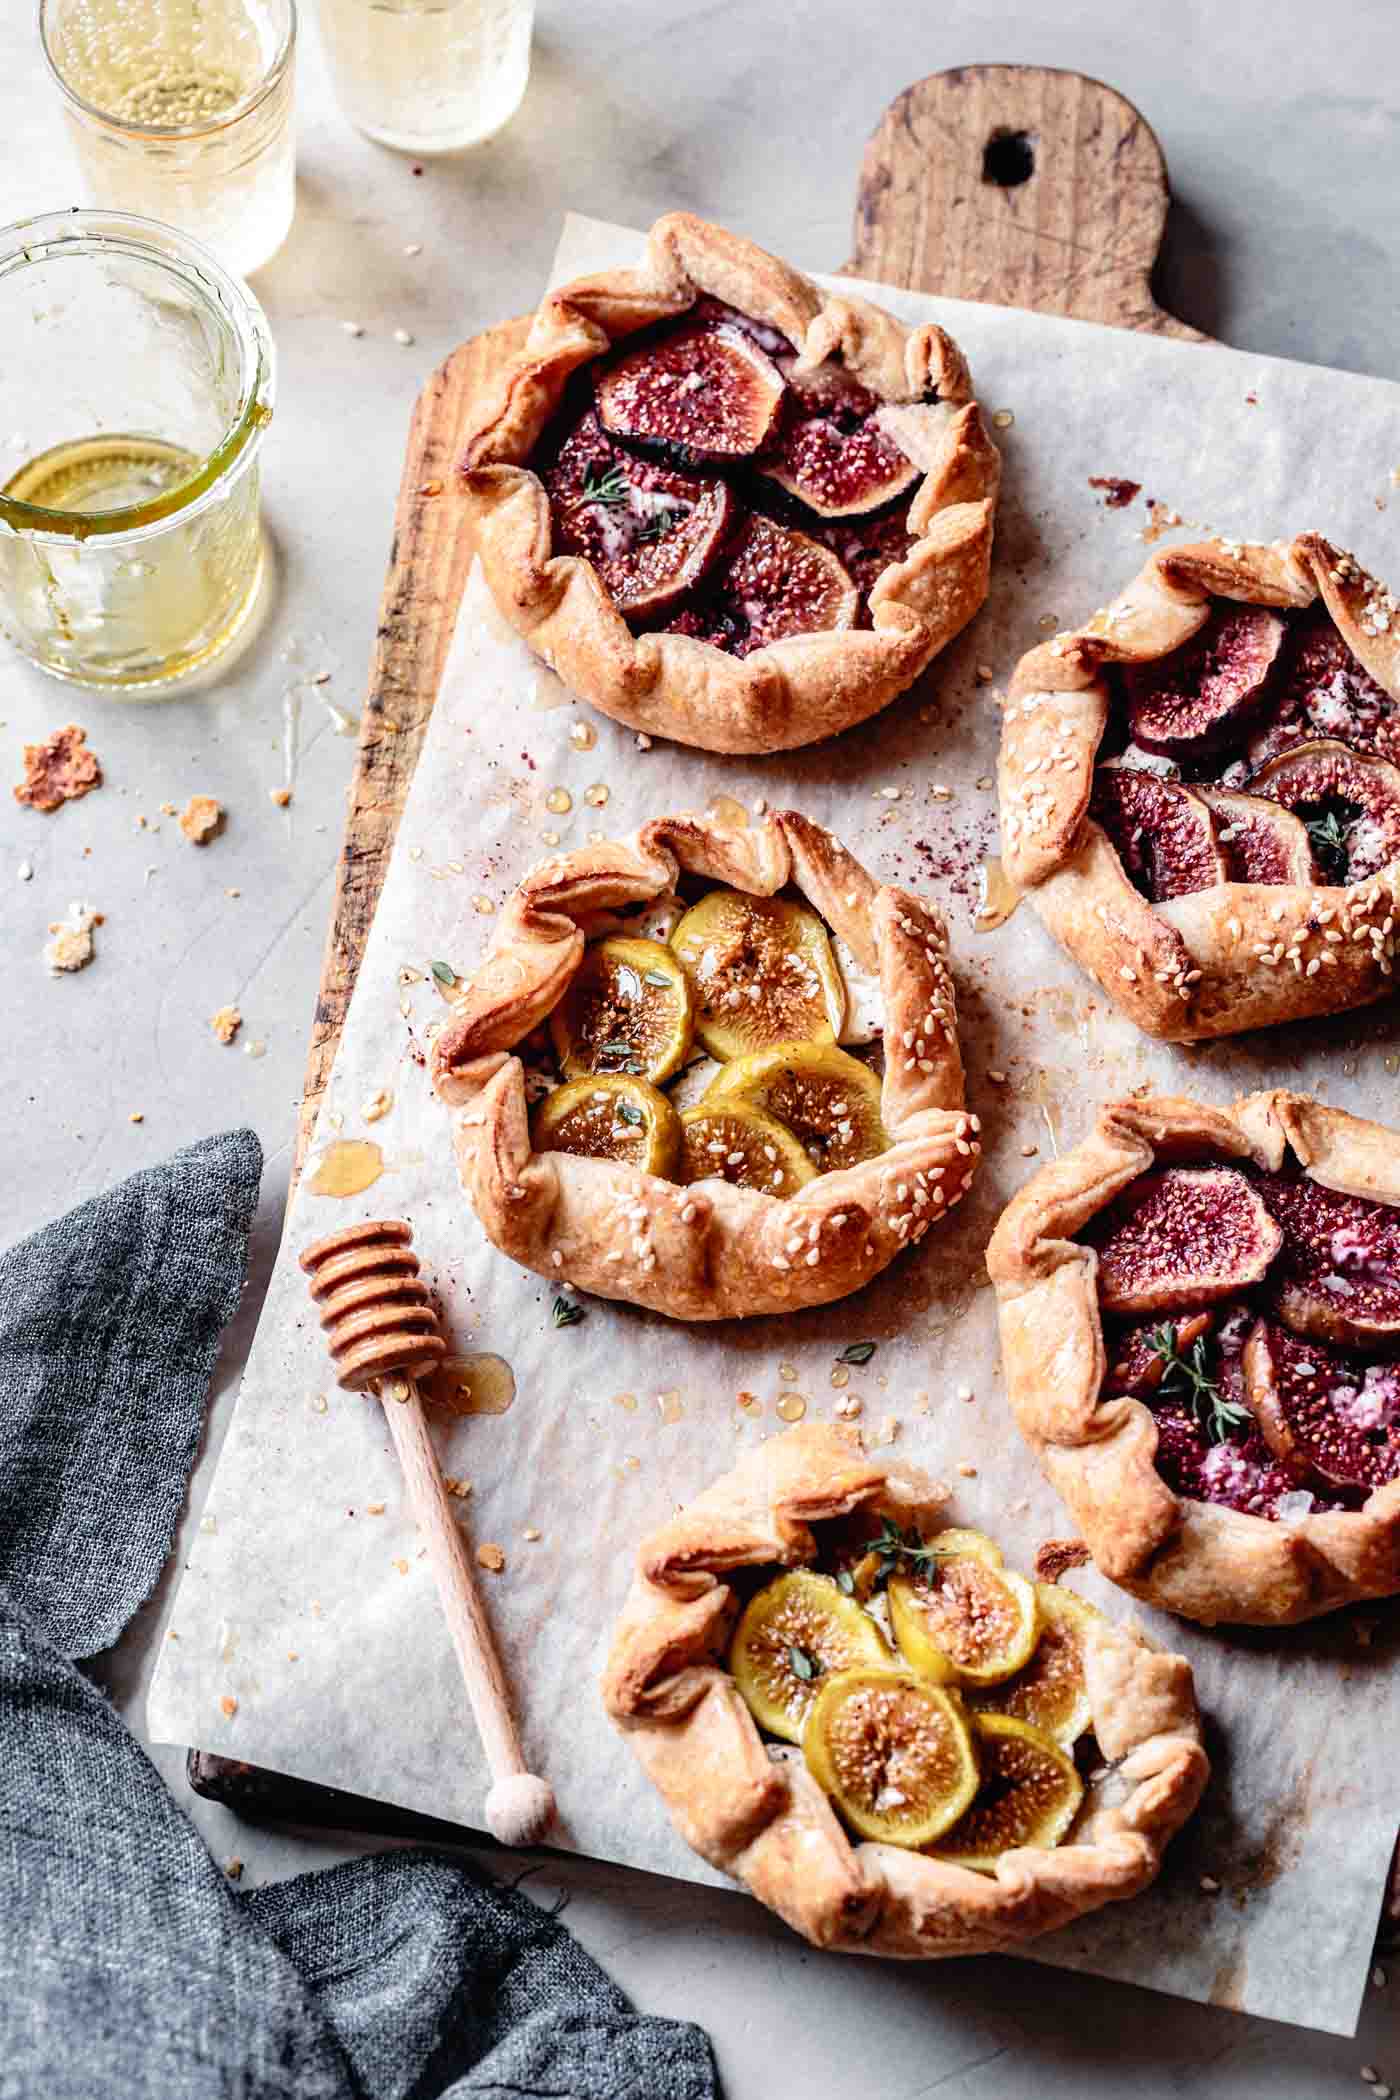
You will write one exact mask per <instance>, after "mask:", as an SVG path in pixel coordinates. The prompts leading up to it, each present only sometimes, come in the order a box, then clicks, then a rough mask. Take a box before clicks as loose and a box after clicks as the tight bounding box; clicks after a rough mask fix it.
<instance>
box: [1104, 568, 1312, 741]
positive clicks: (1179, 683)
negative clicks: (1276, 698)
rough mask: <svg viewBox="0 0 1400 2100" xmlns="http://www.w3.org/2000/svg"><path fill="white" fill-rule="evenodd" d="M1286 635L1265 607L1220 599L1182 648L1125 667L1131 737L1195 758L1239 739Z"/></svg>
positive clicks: (1256, 704)
mask: <svg viewBox="0 0 1400 2100" xmlns="http://www.w3.org/2000/svg"><path fill="white" fill-rule="evenodd" d="M1283 636H1284V624H1283V621H1282V620H1281V619H1280V618H1279V616H1278V614H1277V613H1275V612H1270V611H1269V610H1268V609H1267V607H1265V606H1262V605H1232V604H1228V603H1219V604H1217V605H1216V607H1215V609H1214V610H1213V611H1212V613H1211V615H1210V618H1209V619H1208V620H1207V621H1206V624H1205V626H1204V627H1203V628H1202V629H1201V631H1200V633H1199V634H1197V635H1195V636H1193V638H1192V639H1191V640H1190V641H1189V642H1186V643H1184V644H1183V645H1182V647H1181V648H1180V649H1174V650H1173V651H1172V653H1171V655H1170V656H1163V657H1159V658H1158V659H1157V661H1156V662H1154V663H1149V664H1137V665H1132V666H1130V667H1128V668H1127V669H1125V671H1124V674H1123V675H1124V683H1125V685H1126V687H1127V692H1128V721H1129V725H1130V727H1131V730H1132V736H1133V742H1134V743H1135V744H1141V745H1142V747H1143V749H1144V750H1146V751H1161V752H1164V753H1165V754H1166V755H1167V756H1168V757H1171V758H1192V757H1195V756H1197V755H1198V754H1200V753H1202V752H1206V751H1214V750H1217V749H1218V748H1219V747H1220V745H1222V744H1224V743H1227V742H1230V741H1231V740H1233V739H1237V738H1238V737H1239V736H1240V735H1241V734H1242V732H1243V729H1244V727H1245V725H1246V724H1247V722H1248V721H1249V720H1250V719H1251V717H1252V716H1253V714H1254V711H1255V710H1256V708H1257V707H1258V706H1259V705H1260V704H1261V702H1262V701H1263V699H1264V696H1265V694H1266V692H1267V690H1268V685H1269V680H1270V677H1271V676H1272V674H1273V670H1274V665H1275V663H1276V662H1277V659H1278V654H1279V649H1280V647H1281V646H1282V643H1283Z"/></svg>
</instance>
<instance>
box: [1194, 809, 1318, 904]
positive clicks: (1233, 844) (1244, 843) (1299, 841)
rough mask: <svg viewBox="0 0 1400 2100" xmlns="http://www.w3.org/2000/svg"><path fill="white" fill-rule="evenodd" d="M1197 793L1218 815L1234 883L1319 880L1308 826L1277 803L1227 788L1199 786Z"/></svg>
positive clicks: (1219, 838)
mask: <svg viewBox="0 0 1400 2100" xmlns="http://www.w3.org/2000/svg"><path fill="white" fill-rule="evenodd" d="M1195 792H1196V793H1197V794H1198V795H1199V796H1200V798H1201V800H1202V802H1204V803H1205V805H1206V807H1207V809H1209V810H1210V811H1211V813H1212V815H1213V816H1214V817H1215V820H1216V824H1217V826H1218V829H1217V831H1216V834H1215V835H1216V839H1217V841H1218V843H1219V845H1220V849H1221V851H1222V852H1223V853H1224V855H1225V866H1226V869H1227V871H1228V874H1227V879H1228V880H1229V881H1230V882H1270V883H1279V882H1296V883H1313V882H1316V881H1317V879H1318V872H1317V863H1316V862H1315V860H1314V859H1313V850H1312V842H1311V840H1310V839H1309V837H1308V831H1307V826H1306V825H1305V824H1303V823H1301V822H1300V821H1299V819H1298V818H1297V817H1294V816H1290V815H1289V813H1288V811H1287V810H1286V809H1282V808H1280V806H1279V805H1278V803H1276V802H1265V801H1262V800H1261V799H1260V798H1259V797H1258V796H1257V795H1239V794H1235V793H1232V792H1231V791H1230V790H1229V789H1227V788H1208V787H1198V788H1197V789H1196V791H1195Z"/></svg>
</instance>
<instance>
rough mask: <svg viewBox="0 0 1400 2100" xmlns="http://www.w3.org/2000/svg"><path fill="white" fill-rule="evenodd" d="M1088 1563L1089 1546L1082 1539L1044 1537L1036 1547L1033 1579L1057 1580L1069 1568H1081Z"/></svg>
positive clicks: (1039, 1580)
mask: <svg viewBox="0 0 1400 2100" xmlns="http://www.w3.org/2000/svg"><path fill="white" fill-rule="evenodd" d="M1088 1564H1089V1548H1088V1547H1087V1546H1086V1545H1085V1543H1084V1541H1083V1539H1046V1540H1045V1542H1044V1544H1043V1545H1041V1546H1039V1547H1037V1549H1036V1556H1035V1579H1036V1581H1037V1582H1058V1581H1059V1579H1060V1577H1061V1576H1062V1575H1065V1574H1068V1572H1069V1570H1070V1569H1071V1568H1083V1567H1087V1566H1088Z"/></svg>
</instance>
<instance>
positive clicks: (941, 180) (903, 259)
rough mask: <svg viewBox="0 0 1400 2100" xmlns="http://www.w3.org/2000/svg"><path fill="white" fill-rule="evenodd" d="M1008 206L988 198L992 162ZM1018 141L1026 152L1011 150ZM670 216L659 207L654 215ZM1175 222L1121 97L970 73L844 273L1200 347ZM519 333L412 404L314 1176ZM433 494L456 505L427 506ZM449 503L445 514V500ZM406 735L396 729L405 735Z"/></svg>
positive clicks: (346, 875) (326, 1013) (1158, 172)
mask: <svg viewBox="0 0 1400 2100" xmlns="http://www.w3.org/2000/svg"><path fill="white" fill-rule="evenodd" d="M1020 139H1024V140H1025V142H1026V145H1025V148H1024V149H1020V150H1022V151H1028V152H1029V155H1030V158H1031V160H1032V162H1033V167H1032V172H1031V173H1030V174H1029V176H1028V177H1027V179H1026V180H1025V181H1023V182H1020V183H1018V184H1017V185H1016V186H1014V187H1003V186H1001V185H1000V184H998V183H996V182H994V181H991V180H987V179H984V162H985V157H986V155H987V151H988V148H989V146H990V147H991V148H992V153H993V165H994V166H995V165H998V164H999V162H998V155H1001V156H1002V158H1003V159H1004V160H1007V161H1009V162H1010V164H1011V166H1012V170H1013V172H1014V171H1015V168H1016V163H1017V152H1018V149H1017V147H1016V145H1015V141H1017V140H1020ZM1008 140H1010V141H1011V142H1012V144H1011V145H1010V146H1007V145H1006V141H1008ZM665 203H666V200H665V199H664V198H663V199H659V200H658V206H657V208H658V210H660V209H663V208H664V206H665ZM1167 204H1168V192H1167V174H1166V165H1165V163H1164V161H1163V158H1162V149H1161V147H1160V146H1159V145H1158V143H1157V140H1156V138H1155V136H1154V134H1153V132H1152V129H1151V127H1150V125H1149V124H1148V123H1147V122H1146V120H1145V119H1144V118H1143V117H1142V116H1141V115H1140V114H1139V112H1138V111H1137V110H1136V109H1134V107H1133V105H1132V104H1131V103H1130V102H1128V101H1125V100H1124V98H1123V96H1121V95H1119V94H1116V93H1115V92H1114V90H1113V89H1112V88H1109V87H1105V86H1104V85H1103V84H1102V82H1100V81H1097V80H1088V79H1086V78H1085V77H1084V76H1083V75H1082V74H1079V73H1062V72H1056V71H1053V70H1051V69H1048V68H1045V67H1040V66H961V67H958V68H956V69H955V70H954V71H952V72H949V73H935V74H933V75H931V76H930V78H929V79H927V80H920V81H918V82H916V83H915V85H914V86H913V87H910V88H906V89H905V91H904V93H903V94H902V95H900V96H898V97H897V98H896V100H895V101H894V102H892V103H891V104H890V106H889V108H888V109H887V110H886V112H885V114H884V116H883V117H882V118H881V120H880V123H879V125H878V127H877V128H876V130H875V133H874V135H873V137H872V138H871V141H870V144H869V145H868V146H867V148H866V152H865V159H864V162H863V163H862V167H861V174H860V187H859V192H858V202H857V207H856V222H855V249H854V252H853V254H852V257H851V260H850V261H849V262H848V263H847V265H846V268H847V269H848V270H849V271H851V272H853V273H855V274H858V275H860V276H864V277H874V278H879V279H881V280H882V281H883V282H884V283H886V284H896V285H901V286H904V287H907V288H909V289H911V290H917V291H926V292H942V293H944V294H945V295H946V296H948V297H950V298H958V299H984V300H989V301H992V302H993V303H994V304H997V305H1011V306H1027V307H1033V308H1035V309H1036V310H1037V311H1039V312H1041V313H1059V314H1070V315H1074V316H1076V317H1078V318H1079V319H1081V320H1088V321H1104V322H1108V323H1111V324H1113V325H1114V326H1117V327H1120V328H1141V329H1148V330H1150V331H1152V332H1153V333H1155V334H1160V335H1175V336H1182V337H1186V338H1190V339H1194V340H1197V341H1201V340H1204V338H1202V337H1200V336H1199V335H1198V334H1197V331H1196V330H1195V329H1192V328H1188V327H1186V326H1185V325H1184V323H1182V322H1180V321H1176V320H1173V319H1172V317H1171V315H1170V314H1166V313H1164V312H1163V311H1162V309H1161V308H1160V307H1159V306H1157V305H1156V304H1155V302H1154V300H1153V298H1152V293H1151V288H1150V279H1151V273H1152V267H1153V264H1154V263H1155V261H1156V258H1157V250H1158V247H1159V246H1160V243H1161V238H1162V230H1163V227H1164V226H1165V224H1166V216H1167ZM527 325H528V323H527V321H525V320H518V321H508V322H505V323H503V324H502V325H501V326H500V327H498V328H493V329H490V330H489V331H488V332H487V333H486V334H485V335H481V336H476V337H474V338H473V339H472V341H470V342H468V343H464V344H463V345H462V347H461V348H460V349H459V350H454V352H453V353H452V355H451V357H449V358H448V359H447V360H446V362H445V363H444V364H442V365H439V367H438V369H437V370H436V371H435V372H434V373H433V375H432V377H431V379H430V380H429V381H428V383H427V385H426V386H425V387H424V389H423V392H422V393H421V394H420V396H419V398H418V403H417V406H416V408H415V409H414V413H413V422H412V426H411V428H410V431H409V440H408V456H407V459H406V460H405V463H404V472H403V480H402V482H401V484H400V488H399V499H398V508H397V510H396V512H395V521H394V542H393V549H392V552H391V554H390V558H389V573H388V577H387V578H386V581H385V585H384V596H383V600H382V604H381V609H380V615H379V629H378V633H377V636H376V640H375V649H374V658H373V662H372V664H371V668H370V679H369V697H368V700H367V702H366V705H365V711H364V718H363V722H362V726H361V733H360V748H359V756H358V761H357V764H356V768H355V777H354V782H353V785H352V788H351V793H350V803H349V810H348V814H347V817H346V824H345V843H344V846H343V848H342V852H341V859H340V869H339V874H338V877H337V881H336V892H335V904H334V908H333V911H332V916H331V924H330V931H329V934H328V937H327V941H326V951H325V959H324V962H323V965H322V970H321V983H320V988H319V991H318V994H317V999H316V1018H315V1022H314V1025H313V1028H312V1034H311V1048H310V1053H309V1056H308V1059H307V1068H306V1082H305V1089H304V1095H303V1101H302V1110H301V1118H300V1124H299V1128H298V1133H297V1150H296V1162H295V1169H294V1171H295V1172H300V1169H301V1165H302V1162H303V1160H304V1159H305V1156H306V1149H307V1146H308V1145H309V1143H310V1140H311V1134H312V1131H313V1129H314V1127H315V1121H316V1114H317V1111H318V1109H319V1107H320V1104H321V1095H322V1092H323V1091H324V1088H325V1084H326V1081H327V1079H328V1078H329V1076H330V1069H331V1065H332V1063H333V1062H334V1059H335V1053H336V1050H337V1048H338V1046H339V1043H340V1031H341V1029H342V1028H343V1026H344V1024H345V1014H346V1009H347V1008H348V1006H349V1003H350V993H351V990H352V989H353V986H354V982H355V973H356V971H357V970H358V969H359V965H360V958H361V956H362V955H363V953H364V947H365V942H366V940H367V938H368V936H369V926H370V920H371V919H372V918H373V916H374V907H375V904H376V903H377V902H378V898H379V892H380V888H381V887H382V885H383V881H384V874H385V870H386V869H387V867H388V864H389V854H390V851H391V849H392V847H393V843H394V834H395V832H396V830H397V828H398V821H399V816H400V813H401V811H402V809H403V804H404V797H405V795H406V794H407V792H408V783H409V781H410V780H411V779H412V777H413V769H414V766H415V765H416V763H417V760H418V752H419V748H420V746H421V744H422V741H423V733H424V731H425V729H426V727H427V723H428V717H429V715H430V714H431V713H432V710H433V702H434V700H435V699H436V697H437V689H438V684H439V682H440V680H441V677H442V667H443V663H444V660H445V658H446V655H447V648H448V644H449V642H450V641H451V638H452V628H453V623H454V621H455V619H456V614H457V608H458V606H459V604H460V603H461V598H462V592H463V590H464V589H465V587H466V581H467V571H468V569H469V567H470V565H471V549H470V547H469V546H468V545H467V544H466V542H465V540H464V538H463V536H462V534H461V533H460V532H459V531H457V530H455V529H454V526H455V506H454V505H453V504H452V502H451V499H450V494H449V493H448V492H449V490H450V484H451V478H452V472H453V468H454V465H455V462H456V459H457V457H458V454H459V452H460V450H461V436H462V429H463V424H464V419H465V411H466V405H467V403H468V401H469V400H470V398H471V396H472V394H473V392H474V391H475V390H476V389H477V388H478V387H480V386H481V385H482V384H483V382H484V380H485V379H486V378H487V376H488V375H489V374H490V373H491V372H492V371H493V370H495V369H496V368H497V367H498V366H499V364H500V363H501V362H502V361H503V359H504V358H506V357H507V356H509V355H510V354H511V353H512V352H513V351H514V350H515V348H516V347H517V346H518V344H519V343H520V341H521V340H522V338H523V335H524V331H525V329H526V327H527ZM434 483H440V484H441V485H442V492H441V493H439V494H429V493H427V491H429V490H431V489H432V487H433V485H434ZM444 494H446V495H447V500H446V501H444V500H443V495H444ZM391 725H392V726H391Z"/></svg>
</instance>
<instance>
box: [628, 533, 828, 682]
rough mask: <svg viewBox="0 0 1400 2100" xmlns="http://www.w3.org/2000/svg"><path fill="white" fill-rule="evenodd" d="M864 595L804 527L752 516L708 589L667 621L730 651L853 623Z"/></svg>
mask: <svg viewBox="0 0 1400 2100" xmlns="http://www.w3.org/2000/svg"><path fill="white" fill-rule="evenodd" d="M859 605H860V600H859V594H858V593H857V591H856V587H855V585H854V584H853V583H852V581H851V579H850V577H849V576H848V575H847V574H846V571H845V570H844V569H843V568H842V566H841V564H840V562H839V561H838V560H837V559H836V556H835V555H834V554H833V553H832V552H831V551H830V549H829V548H827V547H820V546H818V544H817V542H816V541H815V540H810V539H808V537H807V535H806V534H805V533H803V532H790V531H789V530H788V529H787V528H786V527H785V526H782V525H775V524H774V523H773V522H772V520H771V519H769V518H761V517H758V516H757V515H752V516H749V517H746V518H745V519H744V521H743V523H742V524H741V525H740V527H739V529H738V531H737V532H736V533H735V534H734V536H733V538H732V539H731V540H730V541H729V543H728V545H727V546H726V547H725V549H724V552H723V554H722V555H721V558H720V560H719V562H718V564H717V566H716V568H715V570H714V572H713V574H712V575H711V576H710V578H709V580H708V581H707V583H706V584H705V587H704V589H703V590H702V591H701V592H700V593H699V594H698V595H697V596H696V597H695V598H694V599H693V600H692V601H691V603H690V604H689V605H686V606H684V607H683V608H682V609H681V611H680V612H679V613H677V614H676V616H675V618H674V619H672V620H670V621H669V622H668V623H667V626H668V629H669V631H670V632H671V633H672V634H688V635H691V636H693V637H694V639H695V640H696V641H700V642H709V643H710V644H711V645H712V646H713V647H714V648H716V649H723V650H725V651H726V652H727V654H728V655H730V656H750V655H752V654H753V652H754V650H755V649H765V648H767V646H768V644H769V643H770V642H780V641H783V640H785V639H786V638H787V637H788V636H789V635H794V634H822V633H826V632H828V631H830V630H832V629H836V628H845V627H853V626H854V625H855V621H856V614H857V612H858V610H859Z"/></svg>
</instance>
